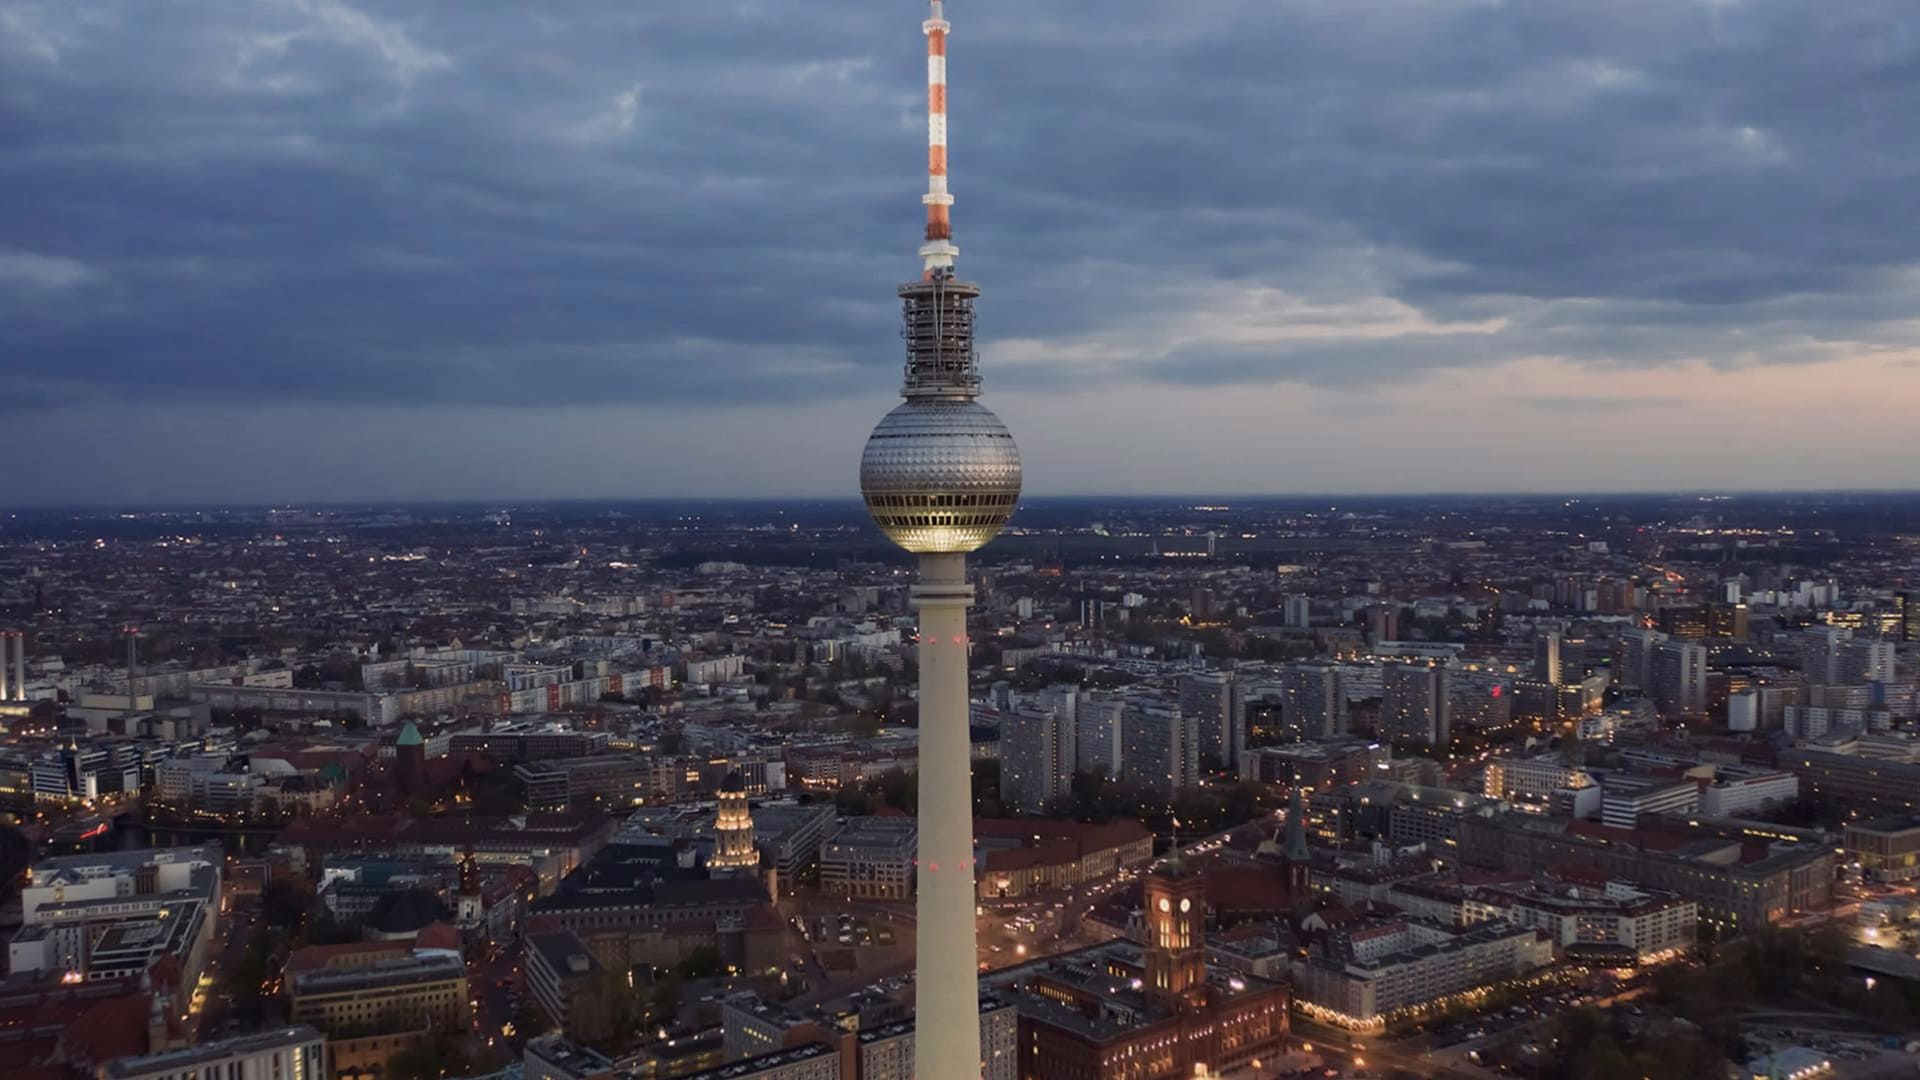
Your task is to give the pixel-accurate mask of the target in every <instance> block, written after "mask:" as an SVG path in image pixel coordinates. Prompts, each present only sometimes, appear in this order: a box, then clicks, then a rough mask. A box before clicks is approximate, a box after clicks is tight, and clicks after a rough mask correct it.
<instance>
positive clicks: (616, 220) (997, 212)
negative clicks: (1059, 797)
mask: <svg viewBox="0 0 1920 1080" xmlns="http://www.w3.org/2000/svg"><path fill="white" fill-rule="evenodd" d="M882 7H883V5H878V4H875V3H873V2H872V0H806V2H800V0H787V2H781V3H775V2H771V0H701V2H699V3H632V2H630V0H579V2H575V3H568V4H564V5H534V4H522V3H509V2H480V0H474V2H468V3H459V4H436V5H419V4H409V3H399V2H392V3H377V2H373V0H355V2H353V3H351V4H350V3H349V2H347V0H244V2H243V0H232V2H217V0H182V2H179V3H168V4H159V3H151V2H147V0H91V2H88V3H74V2H72V0H0V205H3V206H6V207H9V208H10V210H9V213H8V217H9V222H8V226H7V228H6V229H5V230H4V231H0V401H5V402H7V403H9V404H10V405H12V406H15V407H26V406H34V407H43V406H47V405H57V404H61V403H80V404H84V403H87V402H90V401H95V400H102V399H109V398H125V399H133V400H166V399H172V398H191V399H194V400H199V401H206V400H234V401H253V400H265V399H271V400H279V401H288V400H291V401H297V402H341V403H367V402H379V403H384V404H403V405H405V404H426V403H442V404H445V403H453V404H477V405H495V404H508V405H566V404H577V403H597V402H620V403H639V404H673V405H675V406H676V407H686V406H698V405H700V404H702V403H709V402H714V401H717V400H730V401H742V400H744V401H796V400H805V399H808V398H812V397H820V396H826V395H836V396H838V395H845V394H848V393H851V392H857V391H871V390H872V389H873V387H874V386H875V385H876V384H877V383H879V384H884V383H886V382H888V381H889V380H890V378H891V375H892V373H893V372H894V370H895V368H896V365H897V363H898V356H899V345H898V342H897V338H896V336H895V332H894V327H893V319H894V317H895V316H894V304H893V300H892V297H891V293H890V288H891V285H892V283H894V282H895V281H896V280H898V279H901V278H903V277H905V276H909V275H911V274H912V273H913V272H914V269H915V265H914V261H913V259H912V254H911V253H912V249H913V248H914V246H915V245H916V242H917V240H916V234H917V218H918V214H919V205H918V200H917V193H918V191H919V190H920V189H921V186H922V182H923V181H922V178H921V176H920V174H919V172H918V168H919V163H920V161H921V160H922V159H921V151H920V147H921V141H922V138H923V126H922V119H921V110H922V107H923V96H922V90H921V62H920V52H919V50H920V48H921V45H920V36H919V28H918V19H919V17H920V9H919V7H918V5H916V4H912V3H908V2H906V0H900V2H898V3H896V4H894V5H884V7H885V9H886V10H885V11H884V12H883V11H882V10H881V9H882ZM950 15H951V17H952V18H953V20H954V21H955V24H956V32H955V36H954V42H953V49H952V51H953V57H954V58H953V82H954V85H953V99H952V100H953V105H952V108H953V112H954V121H953V138H954V143H955V147H954V185H955V190H956V191H957V192H958V197H959V201H958V205H957V206H956V210H955V217H956V229H957V236H958V239H959V241H960V244H961V247H962V248H963V249H964V251H965V254H964V255H963V257H962V262H963V265H964V267H965V269H966V272H967V273H968V274H969V276H972V277H975V278H977V279H978V280H980V281H981V282H983V283H984V284H985V285H986V287H987V290H988V292H987V297H986V300H985V302H984V305H985V310H984V327H985V329H986V331H987V333H988V336H989V351H988V357H989V361H990V362H992V363H994V364H995V365H996V366H994V367H991V368H990V369H989V378H990V380H993V385H995V386H996V387H1019V386H1025V387H1029V388H1034V389H1040V388H1045V387H1047V386H1051V385H1059V384H1061V383H1063V382H1065V381H1066V380H1067V379H1069V378H1071V377H1073V376H1075V375H1080V374H1087V373H1094V374H1099V375H1101V376H1104V377H1109V378H1116V379H1122V380H1143V381H1148V382H1168V383H1181V384H1195V385H1214V384H1245V383H1264V382H1273V381H1278V380H1294V381H1299V382H1303V383H1308V384H1317V385H1325V386H1354V385H1365V384H1374V383H1394V382H1401V381H1404V380H1407V379H1409V378H1418V377H1422V376H1423V375H1425V374H1427V373H1430V372H1433V371H1437V370H1441V369H1472V368H1476V367H1482V366H1486V365H1491V364H1495V363H1499V362H1501V361H1504V360H1509V359H1513V358H1517V357H1536V356H1546V357H1560V358H1569V359H1572V360H1574V361H1577V362H1580V363H1583V364H1590V365H1636V366H1640V365H1655V364H1666V363H1675V362H1680V361H1705V362H1706V363H1708V364H1710V365H1713V366H1716V367H1722V368H1732V367H1741V366H1746V365H1753V364H1764V363H1774V362H1793V361H1803V360H1811V359H1823V358H1829V357H1831V356H1833V355H1835V352H1836V351H1837V350H1839V351H1844V350H1856V349H1867V348H1882V347H1907V346H1910V345H1912V344H1913V343H1914V336H1915V335H1914V332H1913V328H1912V326H1911V325H1910V324H1909V323H1908V322H1907V320H1908V318H1909V312H1910V310H1911V303H1910V298H1911V289H1910V287H1909V282H1910V281H1911V280H1912V276H1911V266H1912V264H1913V262H1914V261H1915V253H1916V251H1920V243H1917V242H1916V241H1917V240H1920V237H1916V235H1915V234H1916V230H1920V215H1916V214H1915V213H1914V210H1915V206H1914V203H1915V201H1916V199H1917V198H1920V195H1916V192H1920V185H1916V183H1915V181H1916V179H1920V178H1917V177H1916V173H1917V172H1920V144H1916V142H1915V140H1914V139H1913V138H1912V137H1911V133H1910V131H1911V122H1912V117H1913V116H1914V115H1916V113H1920V92H1917V91H1920V77H1917V76H1920V35H1916V34H1914V33H1912V32H1911V27H1912V18H1911V16H1912V12H1911V10H1910V4H1908V3H1903V2H1901V0H1884V2H1874V0H1860V2H1855V3H1848V4H1843V5H1835V4H1829V3H1819V2H1814V0H1804V2H1791V0H1786V2H1770V3H1762V2H1757V0H1755V2H1744V3H1743V2H1740V0H1608V2H1606V3H1593V2H1590V0H1579V2H1575V0H1525V2H1500V0H1283V2H1274V0H1195V2H1192V3H1183V4H1168V3H1165V2H1164V0H1106V2H1104V3H1102V4H1100V5H1098V9H1097V14H1096V13H1095V12H1094V11H1092V10H1090V9H1089V8H1088V6H1087V5H1086V4H1084V3H1069V2H1066V0H1026V2H1021V3H1017V4H1016V3H1011V2H1007V0H955V2H954V3H953V4H952V5H951V6H950ZM1002 352H1004V354H1005V356H1006V361H1005V362H1004V363H1000V362H999V361H998V360H997V359H996V357H997V356H998V355H999V354H1000V353H1002ZM1541 404H1542V406H1543V407H1548V408H1552V407H1555V406H1554V405H1552V404H1548V403H1545V402H1542V403H1541Z"/></svg>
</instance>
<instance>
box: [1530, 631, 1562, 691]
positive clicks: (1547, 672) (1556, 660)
mask: <svg viewBox="0 0 1920 1080" xmlns="http://www.w3.org/2000/svg"><path fill="white" fill-rule="evenodd" d="M1533 677H1534V678H1536V679H1538V680H1540V681H1541V682H1544V683H1551V684H1553V685H1554V686H1558V685H1560V632H1559V631H1558V630H1550V631H1548V632H1547V633H1544V634H1541V635H1540V636H1539V637H1537V638H1534V639H1533Z"/></svg>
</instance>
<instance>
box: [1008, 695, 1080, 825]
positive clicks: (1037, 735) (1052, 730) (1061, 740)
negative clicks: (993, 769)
mask: <svg viewBox="0 0 1920 1080" xmlns="http://www.w3.org/2000/svg"><path fill="white" fill-rule="evenodd" d="M1076 734H1077V732H1076V730H1075V725H1074V723H1073V722H1072V721H1071V720H1069V719H1067V718H1065V717H1063V716H1062V715H1061V714H1060V712H1059V710H1057V709H1047V708H1037V707H1033V706H1021V707H1018V708H1015V709H1014V710H1013V711H1012V712H1010V713H1008V714H1006V716H1005V717H1004V718H1002V719H1001V721H1000V801H1001V802H1002V803H1004V804H1006V806H1007V807H1008V808H1010V809H1014V810H1019V811H1022V812H1024V813H1029V814H1038V813H1043V812H1045V811H1046V810H1047V809H1049V808H1051V807H1052V806H1054V805H1055V804H1056V803H1057V802H1058V801H1059V800H1060V799H1062V798H1064V797H1066V796H1067V795H1068V794H1069V793H1070V792H1071V791H1072V786H1073V770H1074V763H1075V760H1076V755H1075V751H1074V743H1075V735H1076Z"/></svg>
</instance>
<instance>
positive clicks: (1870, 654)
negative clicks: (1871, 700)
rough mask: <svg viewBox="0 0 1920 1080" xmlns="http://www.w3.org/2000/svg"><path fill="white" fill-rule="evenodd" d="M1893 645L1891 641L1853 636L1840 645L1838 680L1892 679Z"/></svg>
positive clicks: (1887, 680) (1882, 680)
mask: <svg viewBox="0 0 1920 1080" xmlns="http://www.w3.org/2000/svg"><path fill="white" fill-rule="evenodd" d="M1894 650H1895V645H1894V643H1893V642H1891V641H1879V640H1867V639H1863V638H1855V639H1854V640H1852V641H1849V642H1846V643H1844V644H1843V645H1841V647H1840V671H1839V675H1840V679H1839V681H1841V682H1844V683H1847V684H1850V685H1857V684H1859V683H1869V682H1882V683H1890V682H1892V681H1893V674H1894V671H1893V665H1894Z"/></svg>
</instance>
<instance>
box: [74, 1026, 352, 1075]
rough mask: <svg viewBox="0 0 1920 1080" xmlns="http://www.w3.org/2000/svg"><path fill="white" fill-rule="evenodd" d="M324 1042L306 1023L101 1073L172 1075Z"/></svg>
mask: <svg viewBox="0 0 1920 1080" xmlns="http://www.w3.org/2000/svg"><path fill="white" fill-rule="evenodd" d="M324 1041H326V1037H325V1036H323V1035H321V1034H320V1033H319V1032H318V1031H315V1030H314V1029H312V1028H310V1027H307V1026H306V1025H305V1024H301V1025H297V1026H295V1027H284V1028H279V1029H276V1030H274V1031H264V1032H261V1033H260V1034H257V1035H242V1036H240V1037H239V1038H237V1039H222V1040H220V1041H219V1042H210V1043H204V1044H202V1045H200V1046H190V1047H187V1048H185V1049H181V1050H168V1051H166V1052H164V1053H159V1054H148V1055H146V1056H144V1057H129V1058H121V1059H120V1060H118V1061H113V1062H109V1063H108V1064H107V1065H106V1066H104V1067H103V1068H102V1070H101V1071H102V1072H103V1073H104V1074H105V1075H107V1076H110V1077H113V1076H144V1075H146V1074H148V1073H155V1072H161V1071H166V1072H174V1071H178V1070H182V1069H187V1068H190V1067H192V1066H195V1065H205V1064H209V1063H211V1062H215V1061H220V1060H223V1059H225V1058H227V1057H231V1056H236V1055H244V1054H258V1053H264V1052H266V1051H269V1050H277V1049H279V1048H281V1047H286V1046H300V1045H302V1044H304V1043H318V1042H324Z"/></svg>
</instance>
